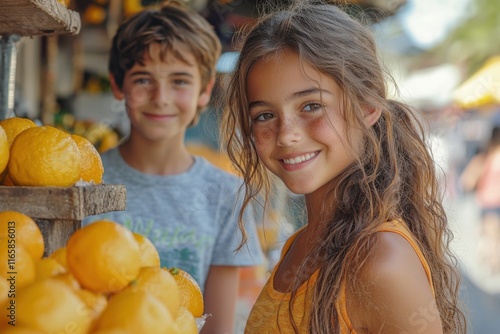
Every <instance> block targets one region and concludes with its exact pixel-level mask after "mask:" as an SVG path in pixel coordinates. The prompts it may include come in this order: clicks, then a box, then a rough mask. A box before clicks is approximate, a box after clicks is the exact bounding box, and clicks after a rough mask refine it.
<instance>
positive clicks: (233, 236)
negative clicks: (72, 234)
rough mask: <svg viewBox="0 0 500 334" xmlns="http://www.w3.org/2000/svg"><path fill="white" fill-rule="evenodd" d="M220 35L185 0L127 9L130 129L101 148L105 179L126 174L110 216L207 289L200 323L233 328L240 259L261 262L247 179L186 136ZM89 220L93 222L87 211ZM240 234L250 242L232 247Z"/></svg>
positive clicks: (117, 44)
mask: <svg viewBox="0 0 500 334" xmlns="http://www.w3.org/2000/svg"><path fill="white" fill-rule="evenodd" d="M220 50H221V46H220V41H219V40H218V38H217V36H216V35H215V33H214V31H213V28H212V27H211V26H210V24H209V23H208V22H207V21H206V20H205V19H204V18H203V17H202V16H200V15H199V14H197V13H195V12H194V11H192V10H190V9H188V8H187V7H185V6H184V5H182V4H181V3H177V2H174V1H167V2H165V3H164V4H162V5H161V6H160V7H153V8H151V9H146V10H144V11H143V12H140V13H138V14H136V15H135V16H132V17H131V18H129V19H128V20H127V21H126V22H125V23H124V24H123V25H122V26H121V27H120V28H119V29H118V30H117V32H116V35H115V36H114V38H113V42H112V47H111V52H110V59H109V72H110V81H111V88H112V91H113V94H114V96H115V98H116V99H118V100H122V101H124V102H125V108H126V111H127V115H128V117H129V119H130V124H131V125H130V135H129V136H128V137H127V138H126V139H125V140H124V141H123V143H122V144H121V145H120V146H119V147H117V148H115V149H112V150H110V151H107V152H106V153H104V154H103V156H102V161H103V164H104V170H105V171H104V182H105V183H113V184H124V185H125V187H126V190H127V206H126V209H125V211H120V212H112V213H107V214H104V215H101V216H98V217H95V216H94V217H91V220H95V219H98V218H99V219H102V218H108V219H111V220H114V221H116V222H119V223H121V224H124V225H125V226H127V227H128V228H130V229H131V230H132V231H134V232H137V233H140V234H142V235H145V236H147V237H148V238H149V239H150V240H151V241H152V242H153V243H154V245H155V246H156V248H157V249H158V252H159V254H160V259H161V265H162V266H164V267H174V266H175V267H179V268H181V269H183V270H185V271H187V272H188V273H190V274H191V276H193V277H194V278H195V279H196V280H197V282H198V283H199V285H200V287H201V288H202V290H203V292H204V297H205V313H207V314H211V317H210V318H209V319H207V322H206V324H205V327H204V328H203V333H205V332H206V333H232V332H233V330H234V312H235V306H236V302H237V296H238V283H239V268H240V267H242V266H254V265H258V264H260V263H261V262H262V250H261V248H260V245H259V241H258V237H257V232H256V229H255V224H254V214H253V212H251V210H245V212H244V213H242V215H241V216H240V218H241V219H243V220H244V221H245V224H246V227H247V228H248V230H247V232H248V233H247V234H246V235H242V234H241V233H240V230H239V229H238V216H239V215H240V211H241V210H240V208H241V205H242V201H241V200H240V201H239V200H238V198H239V197H238V190H239V187H240V185H241V183H242V180H241V179H239V178H237V177H236V176H234V175H232V174H230V173H228V172H226V171H224V170H222V169H220V168H217V167H215V166H214V165H212V164H210V163H209V162H208V161H207V160H206V159H204V158H202V157H200V156H196V155H193V154H191V153H190V152H189V150H188V149H187V147H186V145H185V133H186V130H187V128H188V127H190V126H192V125H194V124H196V123H197V121H198V119H199V116H200V113H201V112H202V111H204V109H205V107H206V106H207V105H208V103H209V101H210V98H211V93H212V87H213V85H214V77H215V65H216V61H217V58H218V57H219V55H220ZM85 223H89V221H88V220H87V221H86V222H85ZM242 240H248V241H249V242H248V243H247V245H248V246H247V247H243V248H241V250H240V251H238V252H235V250H236V248H237V247H238V245H239V244H240V242H241V241H242Z"/></svg>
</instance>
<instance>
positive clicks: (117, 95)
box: [109, 74, 125, 101]
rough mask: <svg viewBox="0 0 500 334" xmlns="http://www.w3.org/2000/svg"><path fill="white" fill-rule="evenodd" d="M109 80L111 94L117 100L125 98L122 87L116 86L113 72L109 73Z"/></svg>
mask: <svg viewBox="0 0 500 334" xmlns="http://www.w3.org/2000/svg"><path fill="white" fill-rule="evenodd" d="M109 82H110V84H111V91H112V92H113V96H114V97H115V99H117V100H119V101H121V100H123V99H124V98H125V94H123V91H122V89H121V88H120V87H118V84H117V83H116V80H115V77H114V76H113V74H109Z"/></svg>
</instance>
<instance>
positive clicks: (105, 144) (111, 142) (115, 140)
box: [97, 130, 120, 153]
mask: <svg viewBox="0 0 500 334" xmlns="http://www.w3.org/2000/svg"><path fill="white" fill-rule="evenodd" d="M119 143H120V137H119V136H118V134H117V133H116V132H115V131H113V130H111V131H108V132H106V133H105V134H104V135H103V136H102V138H101V141H100V144H99V146H98V149H97V150H98V151H99V153H104V152H106V151H108V150H110V149H112V148H114V147H116V146H118V144H119Z"/></svg>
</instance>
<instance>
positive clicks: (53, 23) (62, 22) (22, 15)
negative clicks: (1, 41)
mask: <svg viewBox="0 0 500 334" xmlns="http://www.w3.org/2000/svg"><path fill="white" fill-rule="evenodd" d="M80 27H81V21H80V15H79V14H78V13H77V12H75V11H72V10H69V9H68V8H66V6H64V5H63V4H60V3H59V2H57V0H2V1H0V35H14V34H15V35H19V36H40V35H53V34H67V33H69V34H73V35H76V34H78V33H79V32H80Z"/></svg>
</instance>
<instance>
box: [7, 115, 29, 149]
mask: <svg viewBox="0 0 500 334" xmlns="http://www.w3.org/2000/svg"><path fill="white" fill-rule="evenodd" d="M0 126H2V127H3V129H4V130H5V134H6V135H7V141H8V142H9V147H12V143H13V142H14V139H16V137H17V135H18V134H20V133H21V132H23V131H24V130H26V129H29V128H34V127H36V126H37V125H36V124H35V122H33V121H32V120H30V119H28V118H21V117H11V118H7V119H4V120H1V121H0Z"/></svg>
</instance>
